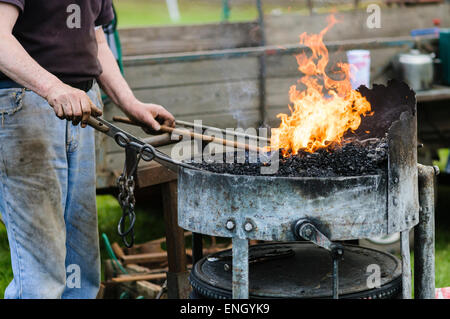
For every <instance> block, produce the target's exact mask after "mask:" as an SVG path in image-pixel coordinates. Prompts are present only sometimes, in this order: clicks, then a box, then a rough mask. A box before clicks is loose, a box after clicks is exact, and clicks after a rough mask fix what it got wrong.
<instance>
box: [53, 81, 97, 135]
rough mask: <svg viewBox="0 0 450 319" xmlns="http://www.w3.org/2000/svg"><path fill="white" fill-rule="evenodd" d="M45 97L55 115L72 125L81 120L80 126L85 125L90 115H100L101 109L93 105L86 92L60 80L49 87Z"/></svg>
mask: <svg viewBox="0 0 450 319" xmlns="http://www.w3.org/2000/svg"><path fill="white" fill-rule="evenodd" d="M45 99H46V100H47V101H48V103H49V104H50V106H51V107H53V110H54V111H55V114H56V116H57V117H59V118H60V119H67V120H69V121H72V123H73V125H78V124H79V123H80V122H81V127H86V125H87V122H88V119H89V117H90V116H91V115H92V116H100V115H102V111H101V110H100V109H98V108H97V107H96V106H95V105H94V103H93V102H92V101H91V99H90V98H89V96H88V95H87V94H86V92H84V91H82V90H79V89H75V88H73V87H71V86H69V85H66V84H64V83H62V82H61V83H58V84H56V85H54V86H52V87H50V89H49V90H48V93H47V95H46V96H45Z"/></svg>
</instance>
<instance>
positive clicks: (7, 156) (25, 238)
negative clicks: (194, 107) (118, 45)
mask: <svg viewBox="0 0 450 319" xmlns="http://www.w3.org/2000/svg"><path fill="white" fill-rule="evenodd" d="M112 19H113V10H112V4H111V0H0V71H1V74H0V211H1V213H2V217H3V220H4V222H5V224H6V229H7V233H8V239H9V244H10V248H11V261H12V268H13V272H14V279H13V281H12V282H11V283H10V285H9V286H8V288H7V289H6V291H5V298H94V297H95V296H96V294H97V292H98V288H99V282H100V260H99V238H98V230H97V213H96V203H95V160H94V151H95V146H94V132H93V129H92V128H90V127H86V123H87V119H88V118H89V116H90V115H91V114H92V115H94V116H99V115H101V114H102V111H101V109H102V105H101V97H100V91H99V85H100V86H101V88H102V89H103V90H104V91H105V92H106V94H108V96H109V97H110V98H111V99H112V100H113V101H114V102H115V103H116V104H117V105H118V106H120V107H121V109H122V110H123V111H124V112H125V113H126V114H127V115H128V116H129V117H130V118H132V119H133V120H135V121H139V122H141V123H143V124H146V125H147V126H149V127H152V128H153V129H154V130H158V129H159V127H160V124H166V125H170V126H173V125H174V118H173V116H172V115H171V114H170V113H169V112H168V111H166V110H165V109H164V108H163V107H162V106H160V105H156V104H147V103H143V102H141V101H139V100H137V99H136V98H135V96H134V95H133V93H132V91H131V90H130V88H129V86H128V85H127V83H126V82H125V80H124V78H123V77H122V75H121V73H120V70H119V68H118V66H117V63H116V60H115V58H114V56H113V54H112V53H111V51H110V49H109V48H108V45H107V43H106V40H105V36H104V33H103V30H102V28H101V26H102V25H105V24H108V23H109V22H110V21H111V20H112ZM97 82H98V84H99V85H98V84H97ZM78 124H81V125H78ZM68 275H71V276H72V277H71V278H70V283H69V280H68V279H67V278H68ZM74 276H75V277H74ZM76 276H79V278H76Z"/></svg>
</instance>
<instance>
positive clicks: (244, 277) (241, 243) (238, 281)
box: [232, 237, 249, 299]
mask: <svg viewBox="0 0 450 319" xmlns="http://www.w3.org/2000/svg"><path fill="white" fill-rule="evenodd" d="M248 283H249V281H248V240H247V239H240V238H237V237H233V284H232V287H233V299H248V295H249V294H248Z"/></svg>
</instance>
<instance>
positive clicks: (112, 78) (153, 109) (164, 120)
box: [96, 28, 175, 131]
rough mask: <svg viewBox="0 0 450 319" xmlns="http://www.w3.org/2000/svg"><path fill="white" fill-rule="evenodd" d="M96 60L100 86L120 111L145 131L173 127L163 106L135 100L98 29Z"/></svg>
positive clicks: (171, 119) (103, 36)
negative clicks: (99, 69) (98, 68)
mask: <svg viewBox="0 0 450 319" xmlns="http://www.w3.org/2000/svg"><path fill="white" fill-rule="evenodd" d="M96 36H97V44H98V60H99V61H100V64H101V66H102V69H103V73H102V74H101V75H100V76H99V77H98V80H99V82H100V86H101V87H102V89H103V90H104V91H105V92H106V94H108V96H109V97H110V98H111V99H112V100H113V102H114V103H115V104H117V105H118V106H119V107H120V108H121V109H122V111H124V112H125V114H126V115H127V116H128V117H129V118H130V119H132V120H134V121H136V122H137V123H140V124H141V125H142V126H143V127H144V128H145V129H144V130H147V129H151V130H153V131H159V130H160V129H161V124H164V125H168V126H174V125H175V118H174V117H173V115H172V114H170V112H168V111H167V110H166V109H165V108H164V107H163V106H161V105H158V104H153V103H143V102H141V101H139V100H138V99H136V97H135V96H134V94H133V92H132V91H131V89H130V87H129V86H128V84H127V82H126V81H125V79H124V77H123V76H122V74H121V73H120V69H119V66H118V65H117V61H116V59H115V57H114V55H113V54H112V52H111V50H110V49H109V47H108V43H107V42H106V38H105V34H104V33H103V30H102V29H101V28H100V29H98V30H97V31H96Z"/></svg>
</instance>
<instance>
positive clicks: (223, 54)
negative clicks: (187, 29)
mask: <svg viewBox="0 0 450 319" xmlns="http://www.w3.org/2000/svg"><path fill="white" fill-rule="evenodd" d="M421 39H422V40H423V41H436V39H438V37H436V36H424V37H422V38H421ZM325 44H326V46H327V48H328V50H329V51H332V50H338V49H340V50H352V49H361V48H364V49H376V48H389V47H402V46H407V47H410V48H412V47H414V44H415V40H414V38H413V37H410V36H403V37H390V38H374V39H370V40H366V39H352V40H341V41H329V42H326V43H325ZM305 49H307V47H306V46H304V45H299V44H288V45H284V46H283V47H280V46H278V45H268V46H259V47H248V48H237V49H223V50H208V51H195V52H181V53H164V54H151V55H139V56H128V57H124V65H125V66H134V65H141V64H145V65H147V64H161V63H176V62H189V61H200V60H219V59H228V58H242V57H255V56H260V55H292V54H298V53H301V52H303V51H304V50H305Z"/></svg>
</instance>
